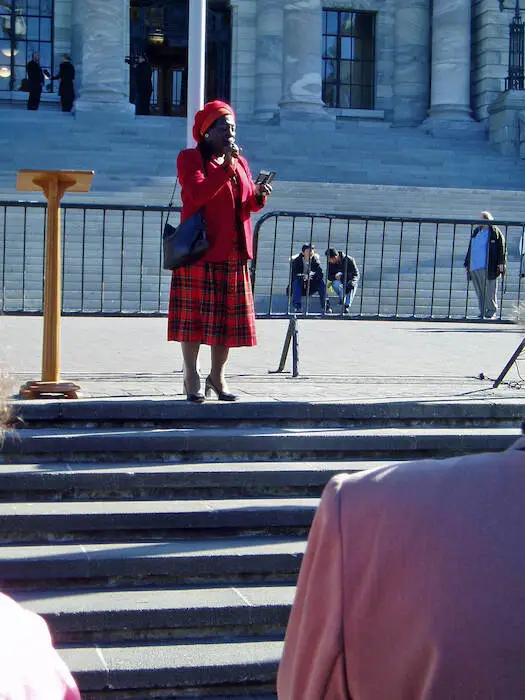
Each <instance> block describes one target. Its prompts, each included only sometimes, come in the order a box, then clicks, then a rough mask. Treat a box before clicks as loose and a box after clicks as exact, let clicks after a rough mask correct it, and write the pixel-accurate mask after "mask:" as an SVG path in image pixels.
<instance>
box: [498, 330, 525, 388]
mask: <svg viewBox="0 0 525 700" xmlns="http://www.w3.org/2000/svg"><path fill="white" fill-rule="evenodd" d="M523 348H525V338H524V339H523V340H522V341H521V343H520V344H519V345H518V347H517V348H516V350H514V352H513V353H512V355H511V357H510V359H509V361H508V362H507V364H506V365H505V367H504V368H503V369H502V370H501V372H500V374H499V376H498V378H497V379H496V381H495V382H494V384H493V385H492V388H493V389H497V388H498V386H499V385H500V384H501V382H502V381H503V379H504V377H505V376H506V374H507V372H508V371H509V370H510V368H511V367H512V365H513V364H514V363H515V362H516V360H517V359H518V357H519V356H520V355H521V353H522V352H523Z"/></svg>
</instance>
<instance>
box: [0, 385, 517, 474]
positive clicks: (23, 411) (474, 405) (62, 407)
mask: <svg viewBox="0 0 525 700" xmlns="http://www.w3.org/2000/svg"><path fill="white" fill-rule="evenodd" d="M11 405H12V412H13V414H14V417H15V426H16V427H17V429H19V430H25V429H26V428H29V427H32V428H40V427H50V426H51V425H52V426H54V427H55V428H59V427H72V426H74V425H75V426H76V427H82V426H85V427H89V426H93V425H95V424H97V423H103V424H104V426H108V427H109V426H111V425H113V426H114V425H121V426H122V425H126V424H128V425H130V424H131V425H135V426H141V427H151V426H153V425H157V426H162V425H164V426H165V425H166V424H167V423H168V424H169V423H170V422H176V423H177V425H179V426H180V427H184V426H190V425H191V426H197V425H198V426H200V427H204V426H206V427H208V428H209V427H210V425H214V426H218V425H219V424H221V423H225V424H235V425H239V424H240V423H246V422H248V423H250V424H252V425H253V424H254V423H256V424H258V425H261V424H263V423H265V422H270V423H271V424H272V425H273V426H275V425H276V424H278V423H281V422H283V423H286V424H293V423H300V424H301V426H302V427H309V426H314V425H329V424H330V423H333V422H337V424H338V426H341V425H342V424H346V425H347V426H348V425H356V424H358V423H362V422H363V421H366V423H367V424H368V425H369V426H370V425H371V422H372V421H373V424H374V425H375V426H377V427H388V426H390V427H393V425H399V424H402V425H404V426H406V425H411V424H419V425H420V424H421V422H422V421H424V423H425V425H427V426H428V425H430V424H432V423H436V422H439V424H440V425H443V426H444V425H449V426H451V425H461V426H469V425H477V426H478V427H479V426H482V425H487V426H488V425H493V426H494V425H495V424H496V423H501V422H502V421H503V422H505V421H506V422H508V423H509V424H515V423H516V422H517V421H519V420H520V418H521V416H522V413H523V406H522V404H521V402H520V401H515V400H512V399H505V400H501V399H496V398H494V399H492V400H491V401H490V402H487V401H486V400H483V401H480V400H476V399H470V400H466V401H460V402H458V401H446V400H442V401H438V400H436V401H424V402H420V401H402V400H400V401H356V402H355V403H351V404H349V403H343V402H334V401H326V402H325V401H316V400H312V401H308V402H303V401H299V402H298V401H280V402H278V403H276V402H274V401H259V402H255V401H243V402H241V403H239V402H233V403H218V402H214V401H210V402H207V403H205V404H202V405H196V404H192V403H187V402H182V401H178V400H174V399H167V398H164V397H160V396H159V397H156V396H152V397H147V398H144V397H119V398H105V399H81V400H79V401H69V400H66V399H42V400H40V401H13V402H12V404H11ZM139 464H143V462H140V463H139ZM251 464H252V463H251ZM218 466H220V465H218ZM302 466H303V467H304V464H303V465H302ZM144 467H145V468H147V466H146V465H144ZM71 468H72V467H71ZM90 468H92V469H93V468H95V467H93V466H91V467H90ZM181 468H183V465H182V466H181ZM190 468H191V467H190ZM204 468H207V467H204ZM241 468H242V467H241ZM279 468H286V465H282V464H280V465H279ZM3 477H4V472H3V471H0V480H1V479H2V478H3Z"/></svg>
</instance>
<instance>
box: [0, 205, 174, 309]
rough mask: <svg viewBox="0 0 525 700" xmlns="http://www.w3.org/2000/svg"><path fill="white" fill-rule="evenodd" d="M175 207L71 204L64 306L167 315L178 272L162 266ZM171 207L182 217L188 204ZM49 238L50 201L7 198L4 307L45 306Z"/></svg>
mask: <svg viewBox="0 0 525 700" xmlns="http://www.w3.org/2000/svg"><path fill="white" fill-rule="evenodd" d="M168 209H169V208H168V207H167V206H133V205H127V204H126V205H117V204H115V205H109V204H108V205H102V204H72V203H66V204H63V205H62V208H61V233H62V313H63V314H86V315H110V316H112V315H149V316H155V315H164V314H166V312H167V307H168V297H169V286H170V274H169V272H166V271H165V270H163V269H162V230H163V227H164V222H165V219H166V216H167V212H168ZM171 211H172V214H171V217H172V218H174V219H175V221H178V215H177V214H179V215H180V207H173V208H172V210H171ZM173 213H175V217H173ZM45 238H46V205H45V204H44V203H40V202H0V251H1V255H2V260H1V264H0V297H1V298H0V308H1V311H2V313H5V314H9V313H11V314H40V313H42V304H43V281H44V251H45Z"/></svg>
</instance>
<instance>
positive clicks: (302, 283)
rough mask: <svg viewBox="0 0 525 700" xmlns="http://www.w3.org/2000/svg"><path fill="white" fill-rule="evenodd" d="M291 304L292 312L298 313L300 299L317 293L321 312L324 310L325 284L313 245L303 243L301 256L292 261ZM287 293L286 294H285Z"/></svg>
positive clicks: (300, 307)
mask: <svg viewBox="0 0 525 700" xmlns="http://www.w3.org/2000/svg"><path fill="white" fill-rule="evenodd" d="M291 274H292V303H293V306H294V310H295V311H298V312H300V311H301V309H302V306H301V297H304V296H306V297H309V296H310V295H311V294H315V293H316V292H319V299H320V301H321V311H322V312H324V310H325V297H326V284H325V281H324V279H323V271H322V269H321V265H320V264H319V256H318V255H317V254H316V252H315V248H314V247H313V245H309V244H308V243H305V244H304V245H303V247H302V248H301V254H300V255H298V256H297V257H295V258H294V259H293V260H292V273H291ZM287 293H288V292H287Z"/></svg>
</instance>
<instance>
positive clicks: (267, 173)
mask: <svg viewBox="0 0 525 700" xmlns="http://www.w3.org/2000/svg"><path fill="white" fill-rule="evenodd" d="M276 174H277V173H276V172H275V170H261V172H260V173H259V174H258V175H257V179H256V180H255V184H256V185H269V184H270V182H271V181H272V180H273V179H274V177H275V176H276Z"/></svg>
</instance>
